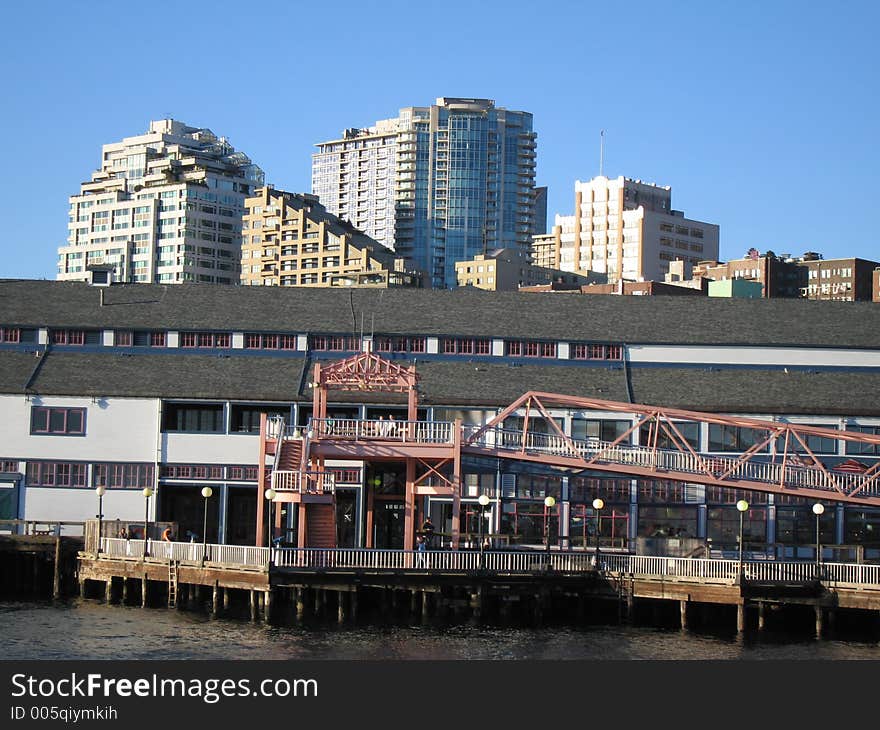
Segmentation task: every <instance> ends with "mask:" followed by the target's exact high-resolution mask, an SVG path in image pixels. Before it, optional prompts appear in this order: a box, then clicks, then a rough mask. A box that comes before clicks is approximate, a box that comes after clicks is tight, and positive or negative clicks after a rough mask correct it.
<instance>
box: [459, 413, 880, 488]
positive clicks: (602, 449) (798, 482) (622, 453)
mask: <svg viewBox="0 0 880 730" xmlns="http://www.w3.org/2000/svg"><path fill="white" fill-rule="evenodd" d="M479 430H480V427H479V426H465V427H464V434H463V440H464V441H465V445H472V446H476V447H484V448H490V449H496V450H511V451H526V452H533V453H541V454H550V455H555V456H567V457H572V458H581V459H584V460H590V459H594V458H595V459H596V461H597V462H599V463H602V462H604V463H613V464H623V465H628V466H637V467H642V468H645V469H652V470H664V471H671V472H680V473H686V474H693V475H694V476H695V477H699V476H708V475H711V476H712V477H713V478H720V477H722V476H723V475H725V474H726V475H727V477H726V478H729V479H737V480H741V481H752V482H763V483H770V484H781V485H782V486H785V487H792V488H798V487H801V488H809V489H818V490H824V491H828V492H836V491H837V490H838V488H840V489H842V490H843V491H844V492H845V493H847V494H850V493H852V492H854V491H855V490H856V489H858V488H859V487H860V486H861V485H863V484H865V483H868V482H869V480H870V479H871V477H870V476H865V475H864V474H858V473H849V472H838V471H834V470H830V471H823V470H821V469H819V468H817V467H812V466H799V465H791V464H786V465H785V466H783V465H782V464H781V463H772V462H767V461H754V460H749V461H741V460H740V458H739V457H734V456H715V455H708V454H696V455H695V454H691V453H688V452H684V451H673V450H666V449H652V448H649V447H646V446H637V445H635V444H623V443H621V444H615V445H612V444H613V442H611V441H601V440H599V439H586V440H582V439H564V438H562V437H561V436H559V435H556V434H546V433H537V432H531V431H530V432H528V433H526V434H523V432H522V431H515V430H504V429H489V430H486V431H484V432H483V433H479ZM477 434H479V435H477ZM469 439H470V440H469ZM863 494H864V495H865V496H880V483H878V481H874V482H870V483H869V484H868V488H867V489H865V490H864V491H863Z"/></svg>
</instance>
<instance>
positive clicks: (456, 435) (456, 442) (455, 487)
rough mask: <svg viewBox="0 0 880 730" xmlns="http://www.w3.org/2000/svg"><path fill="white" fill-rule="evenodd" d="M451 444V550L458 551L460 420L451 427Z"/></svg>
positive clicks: (459, 524)
mask: <svg viewBox="0 0 880 730" xmlns="http://www.w3.org/2000/svg"><path fill="white" fill-rule="evenodd" d="M453 429H454V430H453V434H452V443H453V457H452V530H451V532H452V549H453V550H458V542H459V533H460V532H461V419H460V418H456V419H455V423H454V425H453Z"/></svg>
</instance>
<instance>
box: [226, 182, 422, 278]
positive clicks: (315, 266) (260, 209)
mask: <svg viewBox="0 0 880 730" xmlns="http://www.w3.org/2000/svg"><path fill="white" fill-rule="evenodd" d="M245 206H246V209H245V215H244V223H243V227H244V231H243V236H242V241H243V243H242V251H241V283H242V284H245V285H262V286H357V287H367V286H369V287H389V286H392V287H393V286H420V284H421V276H420V275H419V274H418V273H417V272H412V271H404V270H402V268H403V267H402V262H401V261H400V260H399V259H397V260H395V257H394V253H393V252H392V251H391V250H390V249H388V248H386V247H385V246H383V245H382V244H381V243H379V242H378V241H375V240H373V239H372V238H370V237H369V236H367V235H365V234H364V233H362V232H361V231H359V230H357V229H356V228H355V227H354V226H353V225H351V223H348V222H347V221H341V220H340V219H339V218H337V217H336V216H335V215H331V214H330V213H328V212H327V211H326V210H325V209H324V206H323V205H321V204H320V203H319V202H318V199H317V197H315V196H314V195H297V194H296V193H286V192H284V191H283V190H274V189H273V188H271V187H263V188H260V189H258V190H257V191H256V194H255V195H254V197H251V198H248V199H247V200H246V201H245ZM396 267H399V268H396Z"/></svg>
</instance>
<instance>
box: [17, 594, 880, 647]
mask: <svg viewBox="0 0 880 730" xmlns="http://www.w3.org/2000/svg"><path fill="white" fill-rule="evenodd" d="M0 636H2V637H3V648H4V654H5V656H4V658H5V659H114V658H115V659H129V658H143V659H230V658H235V659H426V658H433V659H874V660H877V659H880V645H878V643H877V642H876V641H875V640H867V639H865V640H853V639H847V640H840V639H833V638H832V639H822V640H821V641H817V640H816V639H814V638H812V637H810V636H807V635H805V634H804V635H799V636H795V635H780V634H778V633H772V632H766V633H764V634H762V635H760V636H758V635H757V634H752V635H750V636H747V637H746V638H745V639H737V638H736V637H735V636H718V635H711V634H703V633H691V632H681V631H678V630H669V629H656V628H649V627H642V626H597V625H589V626H577V627H575V626H553V627H547V628H540V629H534V628H521V627H499V626H483V625H461V624H459V625H448V626H440V625H387V626H377V625H369V626H368V625H358V626H335V625H333V626H330V625H328V626H314V627H302V626H284V627H279V626H267V625H265V624H262V623H251V622H250V621H246V620H237V619H225V618H224V619H213V618H210V617H208V616H206V615H205V614H201V613H191V612H184V611H170V610H165V609H143V608H140V607H133V606H119V605H113V606H108V605H106V604H103V603H99V602H96V601H83V600H79V599H77V600H73V601H70V602H68V603H64V604H60V605H53V604H48V603H0Z"/></svg>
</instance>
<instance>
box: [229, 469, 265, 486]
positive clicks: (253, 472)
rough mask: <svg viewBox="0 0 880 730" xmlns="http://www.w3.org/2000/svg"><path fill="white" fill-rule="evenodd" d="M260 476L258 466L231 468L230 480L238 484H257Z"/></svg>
mask: <svg viewBox="0 0 880 730" xmlns="http://www.w3.org/2000/svg"><path fill="white" fill-rule="evenodd" d="M258 474H259V472H258V470H257V467H256V466H230V467H229V476H228V479H231V480H234V481H237V482H255V481H257V475H258Z"/></svg>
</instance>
